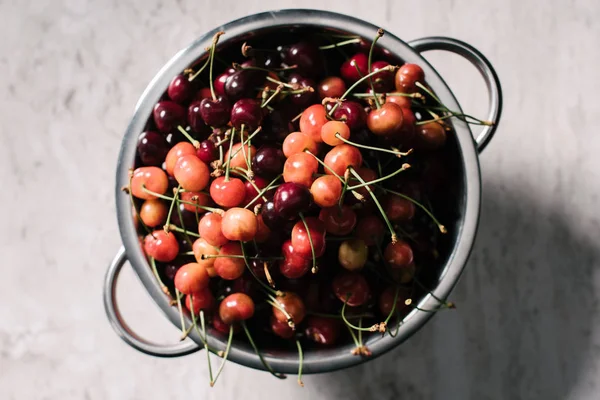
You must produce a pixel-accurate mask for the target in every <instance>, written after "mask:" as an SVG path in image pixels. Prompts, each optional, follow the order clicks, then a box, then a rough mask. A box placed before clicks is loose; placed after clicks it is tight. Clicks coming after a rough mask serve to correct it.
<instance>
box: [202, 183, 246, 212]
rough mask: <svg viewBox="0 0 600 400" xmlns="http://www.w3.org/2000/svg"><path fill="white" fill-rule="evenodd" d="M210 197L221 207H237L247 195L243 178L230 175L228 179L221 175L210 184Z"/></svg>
mask: <svg viewBox="0 0 600 400" xmlns="http://www.w3.org/2000/svg"><path fill="white" fill-rule="evenodd" d="M210 197H212V199H213V200H214V202H215V203H217V204H218V205H220V206H221V207H225V208H230V207H237V206H239V205H240V204H242V202H243V201H244V198H245V197H246V187H245V186H244V182H242V181H241V179H238V178H231V177H230V178H229V181H227V180H225V177H224V176H220V177H218V178H216V179H215V180H214V181H212V183H211V185H210Z"/></svg>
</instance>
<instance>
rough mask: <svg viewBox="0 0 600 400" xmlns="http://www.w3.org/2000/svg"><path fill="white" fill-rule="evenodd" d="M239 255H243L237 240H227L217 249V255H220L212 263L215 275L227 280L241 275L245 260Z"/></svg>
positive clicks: (244, 267)
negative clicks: (227, 241)
mask: <svg viewBox="0 0 600 400" xmlns="http://www.w3.org/2000/svg"><path fill="white" fill-rule="evenodd" d="M241 255H243V253H242V247H241V245H240V244H239V243H238V242H229V243H227V244H225V245H224V246H223V247H221V250H219V256H221V257H217V258H216V259H215V263H214V267H215V271H216V272H217V275H219V276H220V277H221V278H223V279H226V280H229V281H232V280H234V279H237V278H239V277H240V276H242V275H243V274H244V270H245V269H246V262H245V261H244V259H243V258H239V257H238V256H241ZM227 256H235V257H227Z"/></svg>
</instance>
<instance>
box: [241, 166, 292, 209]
mask: <svg viewBox="0 0 600 400" xmlns="http://www.w3.org/2000/svg"><path fill="white" fill-rule="evenodd" d="M282 176H283V174H281V175H279V176H277V177H276V178H275V179H273V180H272V181H271V182H270V183H269V184H268V185H267V186H266V187H265V188H264V189H262V190H260V191H258V194H257V195H256V197H255V198H253V199H252V201H251V202H249V203H248V204H247V205H246V206H245V207H244V208H248V207H250V206H251V205H252V204H254V203H255V202H256V201H257V200H258V199H260V198H261V197H263V196H264V194H265V193H267V191H269V190H271V189H273V188H274V186H273V184H274V183H275V182H277V181H278V180H279V179H281V177H282Z"/></svg>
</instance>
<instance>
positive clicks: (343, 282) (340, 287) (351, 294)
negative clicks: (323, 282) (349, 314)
mask: <svg viewBox="0 0 600 400" xmlns="http://www.w3.org/2000/svg"><path fill="white" fill-rule="evenodd" d="M332 288H333V292H334V293H335V295H336V297H337V298H338V299H339V300H341V301H342V302H344V303H346V304H347V305H349V306H350V307H358V306H361V305H363V304H365V303H366V302H367V300H368V299H369V295H370V289H369V284H368V283H367V280H366V279H365V278H364V276H362V275H361V274H359V273H357V272H342V273H340V274H338V275H337V276H336V277H335V278H334V279H333V283H332Z"/></svg>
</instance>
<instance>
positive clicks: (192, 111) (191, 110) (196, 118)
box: [187, 100, 210, 134]
mask: <svg viewBox="0 0 600 400" xmlns="http://www.w3.org/2000/svg"><path fill="white" fill-rule="evenodd" d="M200 103H201V101H200V100H196V101H194V102H193V103H192V104H190V106H189V107H188V113H187V122H188V125H189V126H190V128H192V130H193V131H194V132H197V133H200V134H207V133H209V132H210V127H209V126H208V125H206V123H205V122H204V120H203V119H202V113H201V112H200V110H201V107H200Z"/></svg>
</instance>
